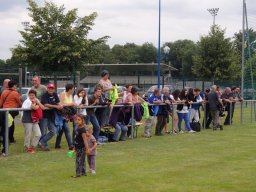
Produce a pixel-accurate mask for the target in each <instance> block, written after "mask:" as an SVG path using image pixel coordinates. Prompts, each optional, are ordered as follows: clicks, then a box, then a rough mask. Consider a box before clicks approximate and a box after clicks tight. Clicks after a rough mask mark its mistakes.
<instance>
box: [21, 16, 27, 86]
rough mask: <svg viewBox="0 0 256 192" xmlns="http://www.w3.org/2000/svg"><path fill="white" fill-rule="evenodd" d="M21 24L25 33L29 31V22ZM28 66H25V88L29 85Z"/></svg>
mask: <svg viewBox="0 0 256 192" xmlns="http://www.w3.org/2000/svg"><path fill="white" fill-rule="evenodd" d="M21 24H22V25H23V26H24V29H25V31H27V30H28V27H29V21H23V22H21ZM27 73H28V66H27V64H26V66H25V87H27V83H28V76H27V75H28V74H27Z"/></svg>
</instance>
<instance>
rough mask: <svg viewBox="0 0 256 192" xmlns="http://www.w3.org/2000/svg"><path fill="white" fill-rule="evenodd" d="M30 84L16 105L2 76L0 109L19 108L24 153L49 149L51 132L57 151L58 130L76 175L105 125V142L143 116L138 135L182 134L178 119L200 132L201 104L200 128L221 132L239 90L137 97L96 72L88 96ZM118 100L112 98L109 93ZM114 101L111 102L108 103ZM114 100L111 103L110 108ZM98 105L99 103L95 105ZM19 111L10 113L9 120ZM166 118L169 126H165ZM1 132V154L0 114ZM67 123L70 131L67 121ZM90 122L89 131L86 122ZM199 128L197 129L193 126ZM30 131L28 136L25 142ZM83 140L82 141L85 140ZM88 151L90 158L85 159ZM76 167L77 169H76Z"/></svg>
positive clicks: (121, 136) (13, 89)
mask: <svg viewBox="0 0 256 192" xmlns="http://www.w3.org/2000/svg"><path fill="white" fill-rule="evenodd" d="M32 84H33V86H32V87H31V89H30V90H29V92H28V97H27V99H26V100H25V101H24V102H23V103H22V101H21V99H20V98H21V97H20V94H19V93H18V92H17V83H16V82H15V81H13V80H9V79H5V80H4V82H3V86H2V88H1V95H0V107H1V108H20V107H21V108H22V109H26V110H24V111H23V112H22V118H21V121H22V123H23V126H24V133H25V134H24V151H26V152H28V153H35V151H36V148H37V147H38V146H39V149H40V150H42V151H49V150H50V148H49V145H48V143H49V141H50V140H51V139H52V138H53V137H54V136H55V135H56V136H57V137H56V141H55V149H60V148H61V147H62V146H61V140H62V135H63V133H64V134H65V138H66V141H67V145H68V146H67V148H68V149H69V150H74V149H75V150H76V151H77V161H76V165H77V171H76V176H82V175H84V174H85V169H84V167H83V166H82V165H83V164H84V160H83V159H84V157H85V152H82V150H81V149H84V148H86V147H87V148H88V149H90V147H91V148H92V150H91V151H90V150H85V151H86V154H87V156H88V158H89V159H88V162H89V165H90V169H91V170H90V171H91V172H92V173H96V172H95V155H96V152H95V151H96V144H98V145H99V144H101V143H100V141H99V136H100V133H101V128H102V127H104V126H106V125H108V126H109V125H111V126H112V127H113V128H114V133H113V135H111V138H109V141H111V142H118V141H125V139H126V138H127V137H131V132H132V130H131V126H128V125H129V124H132V123H135V122H136V121H141V120H142V117H144V118H145V122H144V132H143V136H144V137H146V138H149V137H151V136H152V130H153V129H154V128H155V133H154V135H156V136H162V135H165V134H169V133H172V134H178V133H179V134H182V133H184V132H185V130H184V129H183V128H182V122H183V121H184V123H185V129H186V131H187V132H188V133H195V132H196V131H200V123H199V121H200V107H205V118H204V119H205V120H206V122H205V125H206V128H210V126H212V129H213V130H217V129H220V130H223V125H221V124H220V117H221V116H223V111H227V115H226V118H225V122H224V125H230V124H232V118H233V113H234V109H235V102H238V101H241V100H242V98H241V96H240V89H239V88H237V87H233V88H232V89H231V88H229V87H227V88H226V89H225V91H224V92H223V93H222V91H221V90H220V88H219V87H217V86H216V85H213V86H212V87H211V88H207V89H206V90H205V91H201V90H200V89H198V88H189V89H182V90H172V92H171V90H169V88H168V87H164V88H163V89H162V90H159V89H155V90H154V92H153V94H152V95H151V96H150V97H149V98H148V99H147V101H145V100H144V99H143V98H142V97H140V96H139V89H138V88H137V87H136V86H133V85H132V84H127V85H126V91H124V92H121V93H117V92H116V90H115V86H114V84H113V83H112V82H111V81H110V78H109V72H108V71H107V70H104V71H102V73H101V79H100V80H99V83H98V84H97V85H96V86H95V89H94V93H93V95H90V96H87V94H86V91H85V90H84V89H83V88H78V89H77V91H76V93H74V90H75V87H74V85H73V84H67V85H66V86H65V91H63V92H62V93H61V94H60V95H59V96H58V95H57V93H56V92H55V88H56V87H55V85H54V84H51V83H50V84H48V85H47V86H45V85H42V84H41V81H40V77H39V76H34V77H33V79H32ZM115 92H116V94H118V98H115V99H113V94H115ZM113 100H114V101H113ZM145 103H146V104H147V105H146V107H147V108H148V112H149V115H148V116H146V117H145V115H144V111H145V108H143V106H142V104H145ZM115 104H117V106H114V105H115ZM97 106H104V107H97ZM131 106H134V118H133V119H132V111H131V109H132V108H131ZM18 114H19V111H10V115H11V117H12V118H13V119H14V118H15V117H16V116H17V115H18ZM170 118H171V119H172V124H171V128H170V127H168V126H169V124H168V123H169V122H170ZM0 120H1V121H0V122H1V123H0V128H1V134H0V135H1V136H2V137H3V142H2V143H3V149H2V154H3V155H4V154H5V140H6V139H7V138H5V124H6V123H7V120H6V119H5V115H4V113H3V112H1V113H0ZM70 122H72V123H73V124H72V125H73V131H71V129H70V125H71V123H70ZM89 124H91V125H92V130H90V128H89V127H88V125H89ZM198 126H199V130H198ZM14 132H15V123H14V121H12V124H11V125H9V138H8V139H9V142H10V143H15V142H16V141H15V138H14ZM32 132H33V135H34V137H33V139H32V141H30V138H31V134H32ZM87 137H88V138H89V139H88V138H87ZM90 154H92V156H93V157H90ZM81 166H82V167H81Z"/></svg>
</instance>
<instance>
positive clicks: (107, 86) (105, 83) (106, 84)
mask: <svg viewBox="0 0 256 192" xmlns="http://www.w3.org/2000/svg"><path fill="white" fill-rule="evenodd" d="M99 84H100V85H102V87H103V89H102V92H103V93H104V95H105V97H106V98H107V99H109V98H110V95H109V91H112V90H113V89H114V87H113V85H112V83H111V81H110V80H109V72H108V71H107V70H103V71H102V72H101V79H100V81H99Z"/></svg>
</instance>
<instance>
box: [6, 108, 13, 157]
mask: <svg viewBox="0 0 256 192" xmlns="http://www.w3.org/2000/svg"><path fill="white" fill-rule="evenodd" d="M8 114H9V111H5V128H4V129H5V141H4V142H5V155H6V156H8V154H9V129H8V128H9V125H8ZM13 120H14V119H13Z"/></svg>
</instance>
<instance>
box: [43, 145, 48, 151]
mask: <svg viewBox="0 0 256 192" xmlns="http://www.w3.org/2000/svg"><path fill="white" fill-rule="evenodd" d="M41 150H42V151H50V149H49V148H48V147H45V146H43V145H41Z"/></svg>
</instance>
